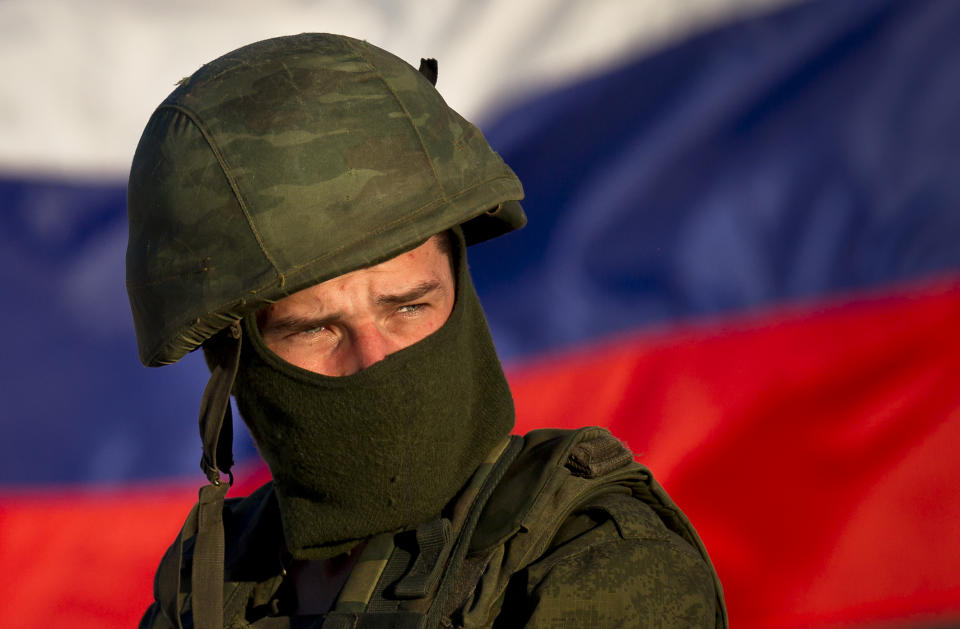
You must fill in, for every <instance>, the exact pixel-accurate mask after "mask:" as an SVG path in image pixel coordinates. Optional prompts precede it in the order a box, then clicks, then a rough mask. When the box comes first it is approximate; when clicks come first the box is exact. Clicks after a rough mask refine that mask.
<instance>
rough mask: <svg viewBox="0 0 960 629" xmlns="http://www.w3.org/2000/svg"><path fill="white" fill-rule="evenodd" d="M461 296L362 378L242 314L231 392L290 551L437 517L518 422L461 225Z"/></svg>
mask: <svg viewBox="0 0 960 629" xmlns="http://www.w3.org/2000/svg"><path fill="white" fill-rule="evenodd" d="M454 242H455V252H454V257H455V268H456V279H457V298H456V303H455V305H454V308H453V311H452V313H451V314H450V318H449V319H448V320H447V322H446V323H445V324H444V325H443V326H442V327H441V328H440V329H439V330H437V331H436V332H434V333H433V334H432V335H430V336H428V337H427V338H425V339H423V340H422V341H420V342H418V343H415V344H414V345H411V346H410V347H407V348H405V349H403V350H400V351H398V352H396V353H394V354H391V355H390V356H388V357H387V358H386V359H384V360H382V361H380V362H378V363H376V364H374V365H372V366H371V367H369V368H367V369H365V370H363V371H360V372H358V373H356V374H352V375H349V376H343V377H331V376H323V375H320V374H316V373H313V372H311V371H307V370H305V369H301V368H299V367H296V366H293V365H291V364H290V363H287V362H286V361H284V360H283V359H281V358H280V357H278V356H277V355H276V354H274V353H273V352H272V351H271V350H270V349H268V348H267V347H266V345H265V343H264V341H263V339H262V338H261V337H260V334H259V332H258V331H257V327H256V322H255V318H254V316H252V315H251V316H248V317H247V318H246V319H245V321H244V328H245V331H244V335H245V340H244V343H243V350H242V352H241V357H240V367H239V372H238V374H237V379H236V384H235V388H234V395H235V397H236V399H237V404H238V407H239V409H240V413H241V415H242V416H243V418H244V421H245V422H246V423H247V426H248V427H249V428H250V431H251V433H252V434H253V438H254V440H255V441H256V443H257V446H258V448H259V450H260V453H261V454H262V456H263V458H264V459H265V460H266V462H267V465H268V466H269V467H270V471H271V472H272V474H273V479H274V485H275V489H276V492H277V497H278V501H279V505H280V513H281V519H282V523H283V531H284V537H285V541H286V544H287V549H288V550H289V552H290V553H291V555H293V556H294V557H295V558H297V559H324V558H327V557H332V556H334V555H336V554H339V553H340V552H343V551H345V550H347V549H349V548H350V547H352V546H353V545H355V544H356V543H357V542H358V541H359V540H361V539H364V538H366V537H369V536H371V535H374V534H377V533H382V532H386V531H391V530H396V529H401V528H404V527H409V526H413V525H416V524H419V523H421V522H423V521H426V520H428V519H430V518H433V517H436V516H437V515H438V514H439V513H440V511H441V510H442V509H443V507H444V505H446V504H447V503H448V502H449V501H450V500H451V499H452V498H453V497H454V496H455V495H456V494H457V492H458V491H459V490H460V489H461V488H462V486H463V485H464V484H465V483H466V482H467V480H468V479H469V477H470V475H471V474H472V473H473V471H474V470H475V468H476V467H477V465H478V464H479V463H480V462H482V461H483V459H484V457H485V456H486V455H487V453H488V452H489V451H490V450H491V449H492V448H493V447H494V446H496V445H497V443H499V442H500V441H501V440H502V439H503V437H504V436H505V435H506V434H507V433H509V431H510V429H511V428H512V427H513V418H514V411H513V399H512V398H511V395H510V389H509V387H508V385H507V382H506V378H505V377H504V375H503V370H502V368H501V366H500V362H499V360H498V359H497V355H496V351H495V349H494V347H493V341H492V340H491V338H490V333H489V330H488V328H487V324H486V320H485V319H484V316H483V310H482V309H481V307H480V302H479V300H478V299H477V296H476V293H475V291H474V288H473V284H472V282H471V281H470V276H469V273H468V272H467V268H466V251H465V249H466V247H465V245H464V242H463V236H462V234H461V233H460V230H459V229H458V230H456V237H455V239H454Z"/></svg>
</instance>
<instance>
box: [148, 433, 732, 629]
mask: <svg viewBox="0 0 960 629" xmlns="http://www.w3.org/2000/svg"><path fill="white" fill-rule="evenodd" d="M259 491H260V490H258V492H259ZM268 495H269V494H268V492H263V496H268ZM623 496H630V497H632V498H633V499H636V500H639V501H641V502H643V503H644V504H646V505H648V506H649V507H650V508H651V509H652V511H653V512H654V513H655V514H656V515H657V516H658V517H659V519H660V520H661V521H662V522H663V524H664V525H665V526H666V527H667V528H668V529H669V530H670V531H672V532H673V533H676V534H677V535H679V536H680V537H681V538H683V540H685V541H686V542H687V543H689V544H690V545H691V546H692V547H693V548H694V549H695V550H696V551H697V552H698V553H699V555H700V556H701V558H702V559H703V561H704V562H705V563H706V565H707V567H708V568H709V570H710V571H711V573H712V576H713V581H714V588H715V591H716V596H717V601H716V627H718V628H723V629H726V627H727V614H726V607H725V604H724V600H723V593H722V589H721V585H720V582H719V579H718V577H717V573H716V571H715V570H714V568H713V565H712V563H711V561H710V558H709V556H708V555H707V552H706V549H705V548H704V546H703V543H702V542H701V540H700V538H699V536H698V535H697V533H696V531H695V530H694V529H693V527H692V526H691V524H690V522H689V520H688V519H687V517H686V516H685V515H684V514H683V512H681V511H680V509H679V508H678V507H677V506H676V505H675V504H674V503H673V501H672V500H671V499H670V497H669V496H668V495H667V494H666V492H665V491H664V490H663V489H662V488H661V487H660V485H659V484H658V483H657V482H656V481H655V480H654V479H653V476H652V475H651V473H650V471H649V470H648V469H647V468H646V467H644V466H643V465H640V464H638V463H636V462H634V460H633V454H632V453H631V452H630V451H629V450H627V449H626V448H625V447H624V446H623V444H622V443H621V442H620V441H619V440H618V439H616V438H615V437H613V436H612V435H611V434H610V433H609V432H608V431H606V430H605V429H602V428H597V427H593V428H584V429H580V430H576V431H568V430H536V431H533V432H530V433H528V434H527V435H526V436H524V437H518V436H511V437H509V438H508V439H506V440H505V441H504V442H503V443H501V445H500V446H499V447H498V448H496V449H495V450H494V452H492V453H491V454H490V456H489V457H488V458H487V460H486V461H485V462H484V463H483V464H482V465H481V466H480V467H479V468H478V470H477V472H476V473H475V474H474V476H473V477H472V479H471V481H470V482H469V484H468V486H467V487H466V488H465V489H464V490H463V491H462V492H461V494H460V496H459V497H458V498H457V499H456V500H455V501H454V502H453V503H452V506H451V508H449V509H448V510H447V511H446V512H445V513H444V514H443V517H441V518H438V519H436V520H432V521H430V522H426V523H423V524H421V525H420V526H418V527H417V528H416V529H411V530H406V531H401V532H394V533H384V534H381V535H377V536H374V537H373V538H371V539H370V540H368V541H367V543H366V544H365V545H364V546H363V549H362V550H361V551H360V556H359V558H358V560H357V562H356V564H355V565H354V568H353V569H352V572H351V574H350V575H349V577H348V578H347V581H346V583H345V584H344V586H343V588H342V589H341V591H340V594H339V595H338V597H337V599H336V602H335V603H334V605H333V607H332V609H331V610H330V611H329V612H327V613H326V614H323V615H319V616H313V617H311V616H290V615H285V614H284V610H282V609H279V608H278V607H277V597H276V595H277V592H278V590H279V588H280V587H282V582H283V580H284V577H285V572H284V571H283V570H282V569H281V568H279V566H280V560H279V558H278V557H277V556H276V555H275V554H274V555H273V556H271V553H270V551H269V550H267V551H266V552H263V551H262V549H260V548H259V547H258V545H257V542H256V541H255V540H260V539H264V538H274V539H279V536H281V535H282V534H281V533H280V530H279V524H278V523H277V522H275V520H278V518H263V522H260V523H259V524H258V525H257V526H256V527H250V526H248V525H247V522H249V521H254V520H256V517H254V518H253V520H251V514H250V513H245V514H240V513H239V511H240V510H241V509H240V507H241V505H243V508H244V509H246V510H247V511H249V510H250V509H251V505H254V506H253V509H254V510H255V511H256V510H260V511H262V510H264V509H266V506H265V504H266V502H267V501H266V500H265V499H260V500H258V499H256V497H255V496H251V497H250V498H253V499H254V500H253V501H251V500H250V498H248V499H245V500H243V501H241V500H238V499H231V500H228V501H227V502H226V507H225V510H224V523H225V525H226V526H227V528H228V531H231V532H230V533H229V535H228V537H227V540H228V541H227V545H228V548H227V555H228V556H229V555H231V554H233V555H234V556H237V557H241V558H242V559H240V560H238V561H237V562H230V561H228V567H227V574H226V578H225V582H224V590H223V599H222V600H223V601H224V603H223V605H224V614H223V618H224V626H225V627H253V628H256V629H280V628H284V629H286V628H303V629H306V628H308V627H309V628H317V629H319V628H321V627H322V628H323V629H339V628H341V627H344V628H345V627H352V628H356V629H386V628H388V627H389V628H396V629H426V628H434V627H445V628H447V627H463V628H472V627H489V626H490V624H491V623H492V622H493V621H494V619H495V618H496V616H497V614H498V613H499V611H500V606H501V604H502V603H503V599H504V593H505V592H506V589H507V585H508V583H509V581H510V578H511V577H512V576H513V575H514V574H515V573H517V572H519V571H521V570H523V569H524V568H525V567H526V566H528V565H530V564H531V563H532V562H534V561H536V560H537V559H538V558H540V557H541V556H542V555H543V554H544V553H545V552H546V551H547V550H548V549H549V547H550V545H551V542H552V541H553V540H554V537H555V536H556V534H557V531H558V530H560V528H561V526H562V525H563V524H564V522H565V521H567V519H568V518H569V517H570V516H571V514H573V513H575V512H577V511H578V510H581V509H583V508H584V507H586V506H589V507H590V508H592V509H598V510H601V511H606V512H608V515H609V516H610V517H612V518H614V519H616V518H617V517H618V513H617V509H616V508H615V507H616V504H617V501H618V500H622V497H623ZM235 512H237V513H235ZM191 517H195V512H192V513H191ZM268 520H273V523H272V524H271V523H270V522H269V521H268ZM188 524H189V518H188V522H187V523H185V528H187V525H188ZM271 527H272V528H271ZM254 528H256V529H257V530H254ZM231 545H233V546H234V548H232V549H231ZM192 547H193V543H192V540H191V539H186V540H184V542H183V543H182V544H178V543H175V544H174V545H173V546H172V547H171V549H170V550H169V551H168V552H167V555H166V556H165V557H164V559H163V561H162V562H161V566H160V569H159V570H158V571H157V577H156V581H155V584H154V591H155V597H156V599H157V603H156V604H155V605H154V607H153V608H151V610H150V611H148V613H147V616H145V617H144V620H143V621H142V623H141V628H144V627H176V628H177V629H180V628H181V627H182V628H184V629H187V628H190V627H192V626H193V622H192V607H193V605H192V601H191V600H189V595H188V593H189V592H190V591H191V588H190V583H189V582H188V581H189V578H190V574H191V570H190V564H191V562H192V559H193V558H192ZM270 566H273V567H274V569H273V570H271V569H270ZM265 567H266V570H264V568H265ZM164 617H165V618H166V620H163V618H164Z"/></svg>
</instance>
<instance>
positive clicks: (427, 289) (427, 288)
mask: <svg viewBox="0 0 960 629" xmlns="http://www.w3.org/2000/svg"><path fill="white" fill-rule="evenodd" d="M438 288H441V284H440V281H439V280H430V281H427V282H421V283H419V284H417V285H416V286H414V287H413V288H411V289H410V290H408V291H406V292H404V293H397V294H394V295H377V298H376V303H377V305H378V306H401V305H403V304H409V303H410V302H411V301H416V300H418V299H422V298H423V297H425V296H426V295H428V294H429V293H431V292H433V291H435V290H437V289H438Z"/></svg>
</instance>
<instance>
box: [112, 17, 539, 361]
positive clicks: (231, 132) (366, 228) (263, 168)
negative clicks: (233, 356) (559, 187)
mask: <svg viewBox="0 0 960 629" xmlns="http://www.w3.org/2000/svg"><path fill="white" fill-rule="evenodd" d="M521 198H523V190H522V188H521V186H520V182H519V181H518V180H517V178H516V176H515V175H514V174H513V172H512V171H511V170H510V168H509V167H507V166H506V165H505V164H504V163H503V161H502V160H501V159H500V157H499V156H498V155H497V154H496V153H494V152H493V150H492V149H491V148H490V146H489V145H488V144H487V142H486V140H485V139H484V137H483V135H482V134H481V133H480V131H479V130H477V128H476V127H474V126H473V125H471V124H470V123H469V122H467V121H466V120H464V119H463V118H462V117H461V116H460V115H459V114H457V113H456V112H455V111H453V110H452V109H451V108H450V107H449V106H447V104H446V103H445V102H444V100H443V99H442V98H441V97H440V95H439V94H438V93H437V91H436V90H435V89H434V87H433V85H432V82H431V81H430V80H429V79H428V78H427V77H426V76H424V74H421V72H418V71H417V70H415V69H414V68H413V67H411V66H410V65H408V64H407V63H405V62H404V61H402V60H400V59H398V58H397V57H395V56H393V55H391V54H390V53H388V52H386V51H384V50H381V49H379V48H377V47H375V46H372V45H370V44H368V43H366V42H363V41H359V40H355V39H351V38H349V37H343V36H340V35H329V34H315V33H311V34H302V35H296V36H291V37H279V38H275V39H268V40H265V41H261V42H258V43H255V44H251V45H249V46H245V47H243V48H240V49H238V50H235V51H234V52H231V53H228V54H226V55H224V56H222V57H220V58H219V59H216V60H215V61H212V62H211V63H209V64H207V65H204V66H203V67H201V68H200V69H199V70H197V72H195V73H194V74H193V75H192V76H190V77H189V78H187V79H184V80H183V81H181V83H180V84H179V86H178V87H177V89H175V90H174V91H173V93H171V94H170V96H168V97H167V99H166V100H164V101H163V103H161V104H160V106H159V107H158V108H157V109H156V111H154V113H153V115H152V116H151V118H150V120H149V122H148V123H147V127H146V129H145V130H144V132H143V136H142V137H141V139H140V143H139V145H138V147H137V151H136V154H135V156H134V158H133V165H132V167H131V170H130V182H129V187H128V198H127V206H128V214H129V221H130V237H129V241H128V247H127V291H128V293H129V296H130V304H131V308H132V310H133V319H134V324H135V327H136V333H137V341H138V345H139V354H140V360H141V361H142V362H143V363H144V364H145V365H148V366H157V365H163V364H168V363H172V362H176V361H177V360H179V359H180V358H182V357H183V356H184V355H185V354H186V353H188V352H190V351H191V350H193V349H195V348H197V347H198V346H199V345H201V344H202V343H203V342H204V341H205V340H206V339H208V338H210V337H212V336H213V335H215V334H216V333H217V332H218V331H220V330H222V329H224V328H226V327H228V326H230V325H231V324H232V323H233V322H235V321H237V320H239V319H241V318H242V317H243V316H244V315H246V314H247V313H249V312H251V311H253V310H256V309H258V308H260V307H261V306H262V305H264V304H266V303H269V302H273V301H276V300H278V299H282V298H283V297H285V296H287V295H290V294H292V293H294V292H296V291H299V290H302V289H303V288H306V287H308V286H312V285H314V284H317V283H319V282H322V281H324V280H327V279H330V278H332V277H336V276H338V275H342V274H344V273H347V272H349V271H352V270H355V269H358V268H361V267H365V266H369V265H372V264H376V263H378V262H382V261H384V260H387V259H390V258H392V257H394V256H396V255H398V254H399V253H402V252H403V251H406V250H408V249H411V248H413V247H415V246H416V245H418V244H420V243H422V242H423V241H425V240H426V239H427V238H429V237H430V236H431V235H433V234H436V233H438V232H441V231H443V230H445V229H448V228H450V227H453V226H455V225H463V230H464V234H465V235H466V237H467V240H468V242H469V243H472V242H478V241H481V240H485V239H487V238H491V237H494V236H497V235H500V234H502V233H506V232H508V231H510V230H513V229H516V228H518V227H520V226H522V225H523V223H524V221H525V217H524V215H523V211H522V209H521V208H520V206H519V204H518V203H517V201H518V200H519V199H521Z"/></svg>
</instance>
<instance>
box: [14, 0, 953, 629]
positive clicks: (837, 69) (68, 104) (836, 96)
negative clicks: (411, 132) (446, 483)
mask: <svg viewBox="0 0 960 629" xmlns="http://www.w3.org/2000/svg"><path fill="white" fill-rule="evenodd" d="M185 12H186V13H185ZM0 24H2V32H3V37H0V58H2V59H3V61H4V75H5V76H4V79H5V80H4V81H3V82H2V83H0V138H2V141H0V203H2V212H0V244H2V247H0V278H2V286H3V289H4V293H5V298H4V302H3V303H4V308H3V309H2V310H0V329H2V330H4V332H5V335H4V340H3V348H4V351H3V356H4V360H3V361H2V363H0V385H2V395H3V403H2V405H0V421H2V426H3V432H2V435H3V436H2V439H0V592H2V593H3V597H4V604H3V605H0V626H2V627H12V628H20V627H36V626H43V627H71V628H87V627H90V628H93V627H97V628H103V627H107V628H111V627H117V628H119V627H129V626H132V625H135V623H136V622H137V620H138V619H139V616H140V614H141V613H142V611H143V610H144V608H145V607H146V605H147V604H148V603H149V601H150V599H151V587H152V577H153V571H154V569H155V568H156V565H157V563H158V562H159V559H160V556H161V554H162V552H163V550H164V549H165V548H166V546H167V545H168V544H169V543H170V542H171V541H172V539H173V537H174V535H175V534H176V532H177V530H178V529H179V526H180V524H181V522H182V519H183V518H184V517H185V515H186V512H187V510H188V509H189V507H190V506H191V504H192V503H193V501H194V500H195V496H196V489H197V487H199V486H200V485H201V484H202V483H203V482H204V478H203V476H202V474H201V473H200V471H199V458H200V447H199V445H200V444H199V438H198V436H197V434H196V424H195V422H196V416H197V408H198V404H199V400H200V394H201V391H202V388H203V385H204V384H205V382H206V369H205V366H204V365H203V361H202V359H200V358H199V357H198V356H190V357H188V358H187V359H185V360H184V361H182V362H181V363H178V364H177V365H174V366H170V367H164V368H162V369H155V370H149V369H146V368H143V367H140V366H139V363H138V362H137V358H136V349H135V341H134V337H133V327H132V323H131V321H130V315H129V309H128V307H127V303H126V295H125V292H124V288H123V255H124V248H125V244H126V219H125V210H124V195H125V192H124V182H125V177H126V169H127V167H128V165H129V160H130V158H131V156H132V153H133V150H134V148H135V146H136V142H137V139H138V137H139V133H140V131H141V129H142V126H143V124H144V123H145V122H146V120H147V117H148V116H149V114H150V111H151V110H152V108H153V107H154V106H155V105H156V104H157V103H159V102H160V100H162V98H163V97H164V96H165V95H166V94H167V93H168V92H169V91H170V90H171V89H172V88H173V84H174V83H175V82H176V81H177V80H178V79H179V78H181V76H183V75H186V74H189V73H191V72H192V71H193V70H194V69H195V68H196V67H197V66H198V65H199V64H200V63H202V62H204V61H207V60H210V59H212V58H214V57H216V56H218V55H220V54H222V53H224V52H226V51H228V50H231V49H233V48H236V47H237V46H240V45H242V44H245V43H249V42H252V41H255V40H258V39H262V38H265V37H271V36H276V35H281V34H290V33H295V32H301V31H308V30H310V31H331V32H341V33H345V34H349V35H352V36H356V37H362V38H365V39H368V40H369V41H371V42H373V43H375V44H377V45H380V46H382V47H384V48H386V49H388V50H391V51H393V52H395V53H397V54H399V55H400V56H402V57H403V58H405V59H407V60H408V61H411V62H412V63H414V64H415V63H416V62H417V61H418V60H419V58H420V57H421V56H435V57H437V58H438V59H439V60H440V77H439V82H438V87H439V88H440V89H441V92H442V93H443V94H444V95H445V96H446V97H447V99H448V101H449V102H450V103H451V104H452V105H453V106H454V107H455V108H456V109H458V110H459V111H461V113H463V114H464V115H466V116H467V117H468V118H470V119H472V120H474V121H476V122H478V123H479V124H480V126H481V127H482V128H483V130H484V132H485V134H486V135H487V137H488V139H489V140H490V142H491V144H492V145H493V146H494V147H495V148H496V149H497V150H498V151H499V152H500V153H501V154H502V155H503V156H504V158H505V160H506V161H507V163H509V164H510V165H511V166H512V167H513V168H514V169H515V170H516V172H517V174H518V175H519V176H520V178H521V180H522V181H523V182H524V186H525V189H526V193H527V199H526V200H525V202H524V207H525V209H526V210H527V213H528V215H529V218H530V223H529V225H528V226H527V227H526V228H525V229H524V230H522V231H521V232H519V233H517V234H514V235H511V236H508V237H505V238H502V239H498V240H496V241H492V242H489V243H486V244H483V245H478V246H477V247H475V248H474V250H473V251H472V252H471V268H472V272H473V274H474V278H475V280H476V284H477V288H478V291H479V292H480V295H481V299H482V300H483V303H484V306H485V308H486V310H487V313H488V318H489V320H490V323H491V327H492V328H493V331H494V336H495V338H496V341H497V346H498V349H499V351H500V354H501V357H502V359H503V360H504V364H505V365H506V367H507V371H508V376H509V378H510V382H511V386H512V387H513V390H514V395H515V398H516V402H517V410H518V424H517V431H518V432H523V431H526V430H529V429H532V428H535V427H541V426H556V427H576V426H581V425H587V424H600V425H605V426H607V427H609V428H610V429H611V430H612V431H613V432H614V433H615V434H617V435H618V436H620V437H621V438H622V439H624V440H625V441H626V442H627V443H628V444H629V445H630V447H631V448H632V449H633V450H634V451H635V452H637V453H638V454H639V459H640V460H641V461H642V462H644V463H646V464H647V465H649V466H650V467H652V468H653V470H654V472H655V474H656V475H657V476H658V478H659V479H660V481H661V483H662V484H663V485H664V486H665V487H666V489H667V490H668V491H669V492H670V493H671V495H672V496H673V497H674V498H675V499H676V501H677V502H678V503H679V504H680V505H681V506H682V507H683V508H684V510H685V511H686V512H687V514H688V515H689V516H690V518H691V520H692V521H693V522H694V524H695V526H696V527H697V528H698V530H699V532H700V533H701V536H702V537H703V540H704V542H705V544H706V546H707V548H708V549H709V550H710V553H711V555H712V557H713V560H714V563H715V564H716V567H717V569H718V571H719V573H720V577H721V580H722V581H723V583H724V587H725V591H726V595H727V601H728V606H729V614H730V618H731V621H732V624H733V626H735V627H740V628H744V629H772V628H800V627H818V628H820V627H822V628H827V627H864V628H870V627H880V626H883V627H911V628H918V629H919V628H931V629H932V628H934V627H937V628H940V627H944V626H960V569H958V566H960V535H958V533H957V530H958V523H960V492H958V489H957V480H956V479H957V478H960V456H957V453H956V452H955V449H956V447H957V445H958V444H960V385H958V375H960V174H958V173H960V115H958V112H960V37H958V36H957V32H958V31H960V4H958V3H956V2H954V1H953V0H909V1H908V0H806V1H798V0H794V1H785V0H749V1H748V0H740V1H733V0H728V1H720V0H690V1H689V2H683V3H680V2H677V3H664V2H658V1H656V0H637V1H636V2H614V1H612V0H610V1H604V0H598V1H597V2H592V3H563V2H559V1H549V0H542V1H531V2H526V3H516V2H509V1H508V0H493V1H491V2H487V3H471V2H469V0H447V1H445V2H437V3H430V4H429V5H428V4H427V3H422V4H418V5H417V6H402V5H399V4H398V5H389V4H386V3H381V2H377V1H375V0H358V1H356V2H351V3H344V2H338V1H336V0H328V1H325V2H318V3H315V4H311V5H304V4H303V3H300V2H297V1H295V0H283V1H280V2H276V3H273V4H271V6H270V7H269V8H266V7H264V8H261V7H260V5H255V4H252V3H245V2H236V1H234V2H230V3H227V2H221V1H217V2H207V3H198V5H197V6H195V7H194V6H191V7H189V8H186V7H185V5H178V4H177V3H166V4H161V5H158V4H153V3H150V4H142V5H128V4H126V3H123V2H121V1H120V0H93V1H92V2H88V3H84V4H83V5H76V6H73V5H61V4H54V3H53V2H52V0H51V2H43V1H30V2H28V1H27V0H11V1H8V2H5V3H2V4H0ZM235 447H236V451H237V455H238V457H240V460H241V463H240V465H239V469H238V470H237V476H238V478H239V482H238V484H237V486H235V487H234V488H233V489H232V490H231V491H232V493H233V495H242V494H243V493H244V492H247V491H249V490H250V489H251V488H252V487H254V486H256V485H257V484H258V483H259V482H262V481H263V480H264V479H265V478H266V472H265V470H264V468H263V466H262V464H261V463H260V462H259V460H258V459H257V456H256V453H255V451H254V449H253V446H252V444H251V443H250V441H249V437H248V436H246V435H244V434H240V435H238V437H237V444H236V446H235Z"/></svg>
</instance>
